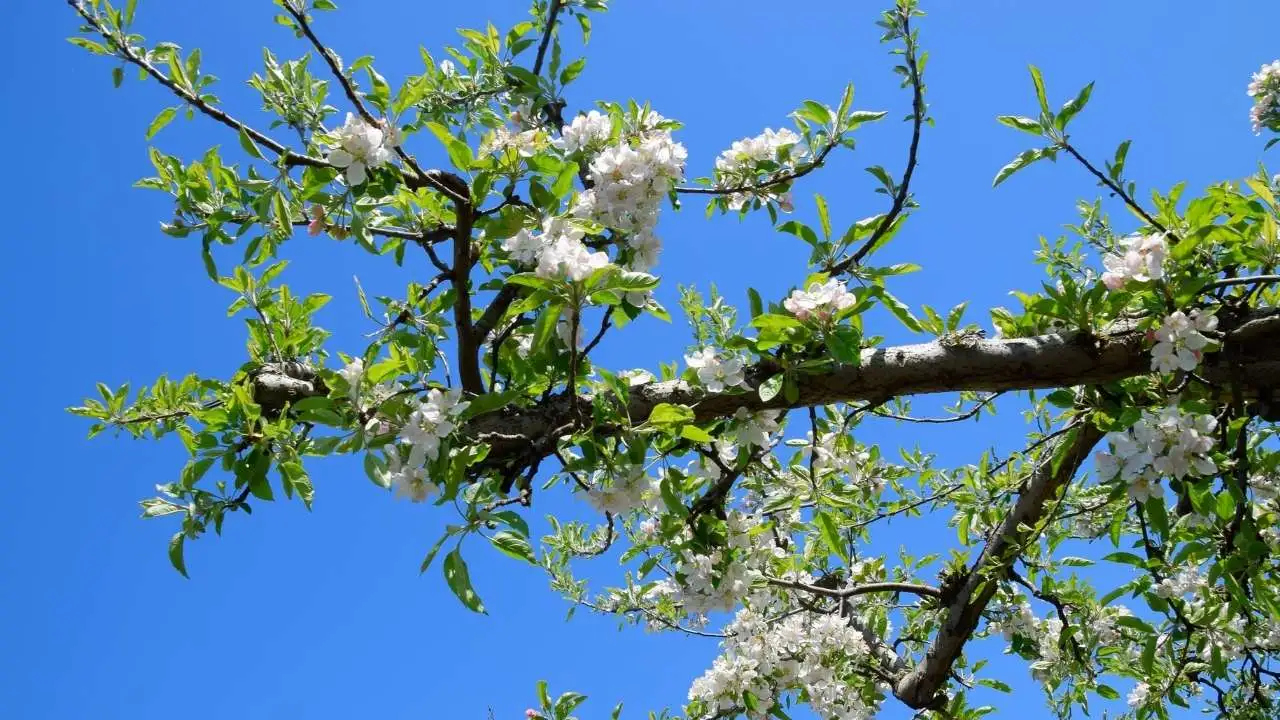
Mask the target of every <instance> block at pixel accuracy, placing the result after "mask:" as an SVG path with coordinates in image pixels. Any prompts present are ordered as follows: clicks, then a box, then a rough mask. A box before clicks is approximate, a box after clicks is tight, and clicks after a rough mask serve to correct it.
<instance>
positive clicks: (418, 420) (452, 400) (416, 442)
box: [399, 388, 471, 466]
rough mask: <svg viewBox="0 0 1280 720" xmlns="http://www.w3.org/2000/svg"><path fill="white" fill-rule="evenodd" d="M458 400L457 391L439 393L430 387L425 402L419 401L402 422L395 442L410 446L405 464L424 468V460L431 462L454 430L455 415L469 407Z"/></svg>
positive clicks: (436, 389) (456, 416) (459, 394)
mask: <svg viewBox="0 0 1280 720" xmlns="http://www.w3.org/2000/svg"><path fill="white" fill-rule="evenodd" d="M461 397H462V391H461V389H451V391H447V392H440V391H439V389H438V388H431V391H430V392H428V393H426V400H425V401H420V402H419V404H417V407H415V409H413V411H412V413H410V415H408V419H406V420H404V427H402V428H401V432H399V439H401V441H402V442H404V445H407V446H410V454H408V464H410V465H413V466H420V465H424V464H425V462H426V460H429V459H430V460H435V457H436V455H439V452H440V441H442V439H444V438H447V437H449V434H451V433H452V432H453V430H454V429H456V428H457V419H458V415H461V414H462V411H463V410H466V409H467V406H468V405H471V404H470V402H460V401H458V400H460V398H461Z"/></svg>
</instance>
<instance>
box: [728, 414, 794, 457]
mask: <svg viewBox="0 0 1280 720" xmlns="http://www.w3.org/2000/svg"><path fill="white" fill-rule="evenodd" d="M781 416H782V411H781V410H761V411H760V412H754V413H753V412H748V411H747V409H746V408H738V410H737V412H735V413H734V414H733V419H734V420H735V422H736V424H737V426H738V432H737V437H738V444H739V445H755V446H756V447H759V448H767V447H769V435H770V434H771V433H775V432H777V431H778V418H779V417H781Z"/></svg>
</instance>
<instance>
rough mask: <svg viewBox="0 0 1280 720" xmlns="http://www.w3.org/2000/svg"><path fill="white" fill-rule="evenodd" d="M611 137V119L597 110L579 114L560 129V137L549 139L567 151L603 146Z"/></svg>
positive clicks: (557, 146) (572, 151) (560, 148)
mask: <svg viewBox="0 0 1280 720" xmlns="http://www.w3.org/2000/svg"><path fill="white" fill-rule="evenodd" d="M611 137H613V121H612V120H610V119H609V116H608V115H603V114H601V113H600V111H599V110H592V111H591V112H589V113H587V114H586V115H579V116H577V117H575V118H574V119H573V122H571V123H569V124H568V125H565V126H564V127H563V128H561V129H560V137H558V138H556V139H555V140H552V141H551V144H552V145H554V146H555V147H556V148H557V149H559V150H563V151H565V152H567V153H575V152H578V151H579V150H592V149H596V148H599V147H601V146H603V145H604V144H605V143H607V142H609V139H610V138H611Z"/></svg>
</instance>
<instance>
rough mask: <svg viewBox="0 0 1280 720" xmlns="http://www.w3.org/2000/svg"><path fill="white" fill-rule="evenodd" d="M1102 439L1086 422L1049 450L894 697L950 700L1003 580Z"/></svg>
mask: <svg viewBox="0 0 1280 720" xmlns="http://www.w3.org/2000/svg"><path fill="white" fill-rule="evenodd" d="M1101 439H1102V431H1101V430H1098V429H1097V428H1095V427H1094V426H1093V425H1091V424H1090V423H1087V422H1086V423H1080V425H1079V426H1078V427H1077V428H1076V429H1074V430H1072V431H1071V432H1070V433H1068V434H1067V435H1065V436H1063V438H1062V439H1061V440H1060V441H1058V442H1057V443H1056V444H1055V445H1054V446H1053V447H1052V448H1051V449H1049V450H1046V451H1045V454H1044V455H1043V456H1042V460H1041V462H1040V464H1039V465H1038V466H1037V467H1036V469H1035V471H1034V472H1033V473H1032V474H1031V476H1030V477H1029V478H1028V479H1027V481H1026V483H1025V484H1024V486H1023V488H1022V492H1021V493H1020V494H1019V495H1018V500H1017V502H1016V503H1015V504H1014V506H1013V509H1012V510H1011V511H1010V512H1009V514H1008V515H1007V516H1006V517H1005V519H1004V522H1003V523H1002V524H1001V525H1000V528H999V529H998V530H997V531H996V533H995V536H994V537H992V538H990V539H989V541H988V542H987V544H986V546H985V547H983V549H982V554H981V555H979V556H978V559H977V560H975V561H974V563H973V566H972V567H971V568H970V569H969V572H968V573H967V574H966V575H965V577H964V583H963V585H961V586H960V590H959V592H957V593H956V596H955V598H954V599H952V600H951V602H950V603H948V604H947V606H946V607H945V608H944V610H943V618H942V626H941V627H940V628H939V629H938V633H937V635H935V636H934V639H933V643H932V644H931V645H930V646H929V649H928V650H927V651H926V652H925V656H924V658H923V659H922V660H921V661H920V663H919V664H918V665H916V667H915V669H913V670H912V671H911V672H909V673H907V674H906V675H905V676H904V677H903V678H902V679H900V680H899V681H898V682H897V684H896V686H895V687H894V689H893V694H894V695H895V696H896V697H897V698H898V699H899V700H901V701H902V702H903V703H905V704H906V705H907V706H908V707H911V708H914V709H917V710H919V709H922V708H928V707H933V706H934V705H935V704H936V703H937V702H939V700H940V699H941V701H945V699H946V698H945V696H942V695H940V693H939V691H940V690H941V689H942V686H943V685H944V684H946V682H947V679H948V677H949V676H950V674H951V668H952V666H953V665H954V664H955V662H956V660H957V659H959V657H960V653H961V651H963V650H964V644H965V642H966V641H968V639H969V637H970V636H972V635H973V632H974V630H976V629H977V628H978V622H979V621H980V620H981V619H982V612H983V610H985V609H986V607H987V603H989V602H991V598H992V596H994V595H995V592H996V589H997V588H998V587H999V584H1000V582H999V581H1000V580H1002V579H1003V578H1004V577H1005V576H1007V574H1008V572H1009V569H1010V568H1011V567H1013V563H1014V562H1015V561H1016V560H1017V558H1018V556H1019V555H1020V554H1021V551H1022V548H1023V547H1025V546H1026V544H1027V543H1028V542H1032V541H1034V539H1035V536H1036V535H1038V534H1039V532H1040V530H1039V528H1040V523H1041V521H1042V520H1043V519H1044V517H1045V514H1046V513H1047V512H1048V511H1049V509H1050V508H1051V507H1052V506H1051V505H1050V502H1051V501H1052V500H1053V499H1054V498H1056V497H1057V496H1058V493H1059V492H1061V491H1062V489H1063V488H1064V487H1065V486H1066V485H1067V484H1068V483H1070V482H1071V478H1073V477H1074V476H1075V474H1076V471H1077V470H1079V469H1080V466H1081V465H1082V464H1083V463H1084V461H1085V460H1086V459H1087V458H1088V457H1089V453H1090V452H1091V451H1092V450H1093V447H1094V445H1097V444H1098V441H1099V440H1101Z"/></svg>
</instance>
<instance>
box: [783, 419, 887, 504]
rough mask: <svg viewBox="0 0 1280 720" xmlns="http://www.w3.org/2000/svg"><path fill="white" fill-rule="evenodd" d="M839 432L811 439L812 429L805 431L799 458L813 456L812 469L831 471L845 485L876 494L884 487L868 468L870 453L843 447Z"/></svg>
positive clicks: (878, 475)
mask: <svg viewBox="0 0 1280 720" xmlns="http://www.w3.org/2000/svg"><path fill="white" fill-rule="evenodd" d="M842 437H844V436H843V435H842V434H840V433H819V434H818V441H817V442H814V441H813V432H812V431H810V432H808V433H806V434H805V444H804V446H803V447H802V448H801V449H800V457H801V458H802V459H804V460H807V459H808V458H809V456H810V455H813V472H814V474H815V475H818V476H821V475H823V474H825V473H827V472H834V473H835V474H836V475H838V476H840V478H841V482H842V483H844V484H846V485H856V486H863V487H867V488H869V489H870V490H871V491H872V492H875V493H878V492H880V490H882V489H883V488H884V478H883V477H881V475H880V473H878V472H877V471H876V468H874V467H870V466H869V462H870V460H871V453H869V452H867V451H866V450H861V449H859V448H858V447H857V446H856V445H855V446H852V447H850V448H849V449H847V450H846V449H844V447H843V445H842V443H841V438H842Z"/></svg>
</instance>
